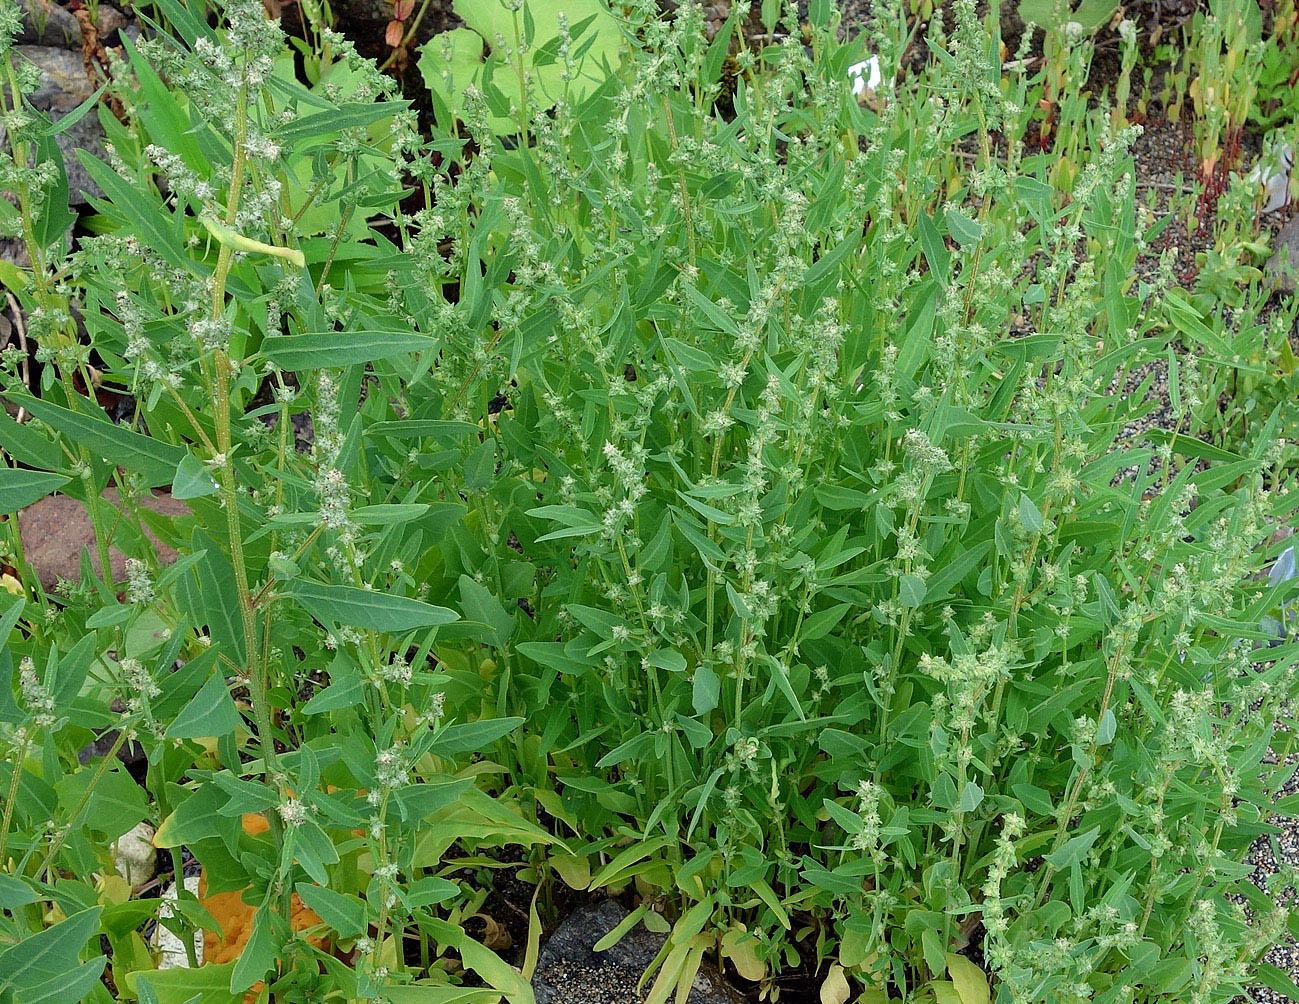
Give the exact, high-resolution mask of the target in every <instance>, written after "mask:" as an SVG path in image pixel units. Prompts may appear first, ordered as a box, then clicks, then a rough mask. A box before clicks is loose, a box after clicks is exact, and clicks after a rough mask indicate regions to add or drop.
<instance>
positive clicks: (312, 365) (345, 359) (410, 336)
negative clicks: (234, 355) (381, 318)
mask: <svg viewBox="0 0 1299 1004" xmlns="http://www.w3.org/2000/svg"><path fill="white" fill-rule="evenodd" d="M438 344H439V343H438V342H437V341H436V340H435V339H433V338H430V337H429V336H428V335H421V334H416V333H415V332H411V331H313V332H306V333H304V334H300V335H271V336H270V337H269V338H267V339H265V340H264V341H263V342H262V354H263V355H264V356H266V358H267V359H269V360H270V361H271V362H273V363H274V364H275V365H276V366H278V367H280V369H283V370H317V369H341V368H344V367H347V366H354V365H356V364H357V363H373V362H378V361H379V360H381V359H391V358H393V357H394V356H405V355H411V354H412V353H415V352H422V351H424V350H425V349H434V348H437V347H438Z"/></svg>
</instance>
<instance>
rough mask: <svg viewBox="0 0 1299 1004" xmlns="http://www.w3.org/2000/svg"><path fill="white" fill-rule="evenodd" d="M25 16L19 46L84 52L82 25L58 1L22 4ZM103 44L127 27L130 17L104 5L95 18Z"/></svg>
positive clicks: (34, 0) (32, 0)
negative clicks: (40, 46)
mask: <svg viewBox="0 0 1299 1004" xmlns="http://www.w3.org/2000/svg"><path fill="white" fill-rule="evenodd" d="M18 9H19V10H20V11H21V12H22V25H23V27H22V31H20V32H19V33H18V36H17V37H16V38H15V39H14V44H15V45H49V46H54V47H55V48H59V49H77V50H80V48H81V25H80V24H79V23H78V22H77V19H76V16H75V15H74V14H73V13H72V11H70V10H68V9H67V8H66V7H64V6H61V5H60V4H58V3H55V2H54V0H18ZM93 23H94V25H95V31H96V32H97V33H98V35H99V40H100V42H103V41H104V40H105V39H110V38H111V37H112V36H113V34H114V33H116V32H118V31H120V30H121V29H122V28H123V27H125V26H126V17H125V16H124V15H123V14H122V12H121V11H119V10H117V9H116V8H115V7H110V6H109V5H108V4H106V3H101V4H99V5H98V6H97V7H96V8H95V13H94V16H93Z"/></svg>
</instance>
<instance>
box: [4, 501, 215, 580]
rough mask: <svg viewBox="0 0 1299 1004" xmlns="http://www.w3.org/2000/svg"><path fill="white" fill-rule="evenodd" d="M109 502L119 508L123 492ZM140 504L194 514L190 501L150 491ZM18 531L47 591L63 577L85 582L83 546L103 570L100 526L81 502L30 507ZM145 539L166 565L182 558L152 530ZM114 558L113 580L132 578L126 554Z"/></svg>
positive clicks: (116, 553)
mask: <svg viewBox="0 0 1299 1004" xmlns="http://www.w3.org/2000/svg"><path fill="white" fill-rule="evenodd" d="M104 501H105V502H107V503H109V504H110V505H112V506H114V507H116V506H117V504H118V499H117V489H116V488H109V489H107V490H106V491H105V492H104ZM140 504H141V505H142V506H143V507H144V508H146V509H151V510H152V511H153V512H156V513H161V514H162V515H164V516H182V515H184V514H185V513H188V512H189V507H188V506H187V505H185V503H184V502H180V501H178V500H176V499H173V498H172V497H171V496H170V495H168V494H166V493H163V494H160V495H151V494H147V493H146V494H144V495H142V496H141V497H140ZM18 533H19V535H20V536H21V537H22V542H23V556H24V557H25V558H26V559H27V564H28V565H30V566H31V569H32V571H33V572H35V573H36V577H37V578H38V579H40V580H41V585H42V586H44V587H45V588H46V590H50V589H53V588H54V586H55V584H56V583H57V582H58V580H59V579H70V580H72V581H74V582H75V581H77V580H78V579H80V578H81V551H82V549H83V548H85V549H87V550H89V552H90V563H91V565H92V566H93V567H94V569H95V571H96V572H99V571H100V568H99V555H98V553H97V551H98V549H97V548H96V547H95V528H94V526H93V525H92V524H91V522H90V514H89V513H88V512H86V507H85V506H84V505H82V504H81V502H79V501H78V500H77V499H74V498H70V497H69V496H67V495H50V496H48V497H46V498H43V499H41V500H40V501H39V502H37V503H35V504H33V505H29V506H28V507H27V508H26V509H24V510H22V511H21V512H20V513H18ZM145 536H146V537H148V538H149V541H150V542H151V543H152V544H153V546H154V549H155V550H156V552H157V555H158V560H159V561H160V562H162V563H163V564H164V565H169V564H171V563H172V562H173V561H175V560H176V552H175V551H174V550H172V549H171V548H170V547H167V546H166V545H165V544H162V543H160V542H159V541H158V538H157V537H155V536H154V535H153V534H152V533H150V532H149V531H148V530H145ZM108 556H109V559H110V560H111V561H112V566H113V567H112V573H113V578H114V579H115V580H117V581H121V580H122V579H124V578H125V577H126V556H125V555H123V554H122V552H121V551H119V550H117V549H116V548H109V551H108Z"/></svg>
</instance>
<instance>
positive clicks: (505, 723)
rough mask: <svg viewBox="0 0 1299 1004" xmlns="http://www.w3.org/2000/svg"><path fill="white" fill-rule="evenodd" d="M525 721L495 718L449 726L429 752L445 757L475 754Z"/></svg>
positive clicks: (434, 742) (439, 735)
mask: <svg viewBox="0 0 1299 1004" xmlns="http://www.w3.org/2000/svg"><path fill="white" fill-rule="evenodd" d="M523 721H524V720H523V719H522V718H493V719H491V720H490V721H483V722H465V723H463V724H461V725H448V726H447V727H446V728H445V729H443V730H442V731H441V732H440V733H439V734H438V736H437V738H436V739H434V740H433V743H432V745H431V746H430V747H429V752H431V753H434V754H436V755H437V756H445V757H451V756H457V755H459V754H461V753H475V752H477V751H478V750H482V749H486V748H487V747H488V746H490V745H492V743H494V742H496V740H497V739H500V738H501V737H502V736H504V735H508V734H509V733H511V732H513V731H514V730H515V729H517V728H518V727H519V726H520V725H522V724H523Z"/></svg>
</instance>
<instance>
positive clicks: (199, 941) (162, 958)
mask: <svg viewBox="0 0 1299 1004" xmlns="http://www.w3.org/2000/svg"><path fill="white" fill-rule="evenodd" d="M199 881H200V880H199V876H197V875H190V876H187V877H186V879H185V891H186V892H188V893H190V894H191V895H193V896H195V897H197V896H198V892H199ZM179 898H180V896H179V894H178V893H177V892H176V883H175V882H172V883H171V884H170V885H168V886H167V888H166V889H164V890H163V892H162V906H161V907H160V908H159V910H158V916H159V917H163V918H169V917H171V916H172V915H173V914H172V907H171V906H170V905H169V904H171V903H175V902H176V901H177V900H178V899H179ZM153 947H154V948H156V949H157V951H158V956H159V957H158V968H159V969H188V968H189V952H188V951H186V949H185V942H183V941H181V940H180V938H178V937H176V935H174V934H172V933H171V932H170V931H169V930H167V928H165V927H163V925H162V924H159V925H158V927H157V929H156V930H155V931H154V935H153ZM194 961H195V962H197V963H198V964H199V965H202V964H203V934H202V932H201V931H200V932H198V933H197V934H195V936H194Z"/></svg>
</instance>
